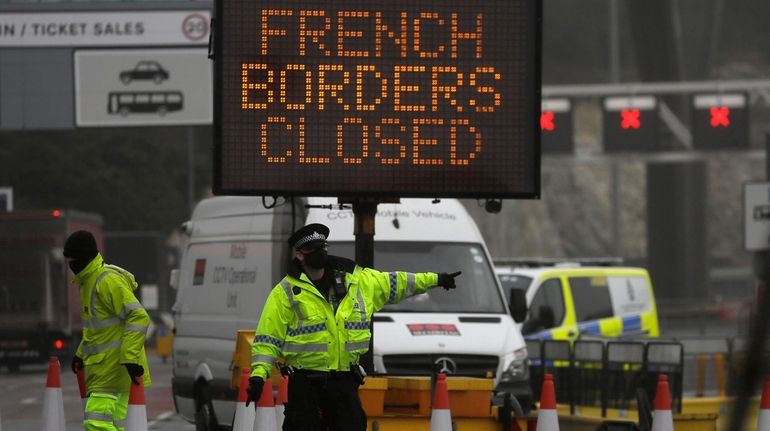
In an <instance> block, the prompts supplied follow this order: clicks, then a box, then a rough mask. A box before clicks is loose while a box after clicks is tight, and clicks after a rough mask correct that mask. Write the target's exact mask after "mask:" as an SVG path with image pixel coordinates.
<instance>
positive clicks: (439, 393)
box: [430, 373, 452, 431]
mask: <svg viewBox="0 0 770 431" xmlns="http://www.w3.org/2000/svg"><path fill="white" fill-rule="evenodd" d="M430 431H452V412H451V411H450V410H449V387H448V386H447V383H446V374H444V373H438V375H437V376H436V388H435V390H434V392H433V411H432V412H431V415H430Z"/></svg>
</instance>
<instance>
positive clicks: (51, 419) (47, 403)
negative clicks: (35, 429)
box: [40, 356, 64, 431]
mask: <svg viewBox="0 0 770 431" xmlns="http://www.w3.org/2000/svg"><path fill="white" fill-rule="evenodd" d="M40 429H41V431H64V398H63V397H62V392H61V366H60V365H59V358H57V357H56V356H51V358H50V359H49V360H48V378H47V379H46V382H45V394H44V395H43V426H42V427H40Z"/></svg>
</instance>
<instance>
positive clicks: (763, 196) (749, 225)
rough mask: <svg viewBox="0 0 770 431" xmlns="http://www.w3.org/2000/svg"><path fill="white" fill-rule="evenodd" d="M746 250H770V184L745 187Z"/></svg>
mask: <svg viewBox="0 0 770 431" xmlns="http://www.w3.org/2000/svg"><path fill="white" fill-rule="evenodd" d="M743 220H744V226H745V236H746V250H749V251H759V250H768V249H770V183H746V184H744V185H743Z"/></svg>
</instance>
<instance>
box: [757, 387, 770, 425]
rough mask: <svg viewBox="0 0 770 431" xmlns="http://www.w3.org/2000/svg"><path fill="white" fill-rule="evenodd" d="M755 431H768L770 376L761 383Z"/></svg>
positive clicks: (769, 419) (769, 418)
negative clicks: (760, 397) (760, 396)
mask: <svg viewBox="0 0 770 431" xmlns="http://www.w3.org/2000/svg"><path fill="white" fill-rule="evenodd" d="M757 431H770V376H765V381H764V383H763V384H762V400H761V401H760V402H759V419H758V420H757Z"/></svg>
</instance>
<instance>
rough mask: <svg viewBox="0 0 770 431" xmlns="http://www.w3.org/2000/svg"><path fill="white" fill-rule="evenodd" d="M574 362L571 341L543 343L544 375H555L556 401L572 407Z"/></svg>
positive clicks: (546, 341)
mask: <svg viewBox="0 0 770 431" xmlns="http://www.w3.org/2000/svg"><path fill="white" fill-rule="evenodd" d="M572 362H573V361H572V348H571V346H570V342H569V341H566V340H544V341H543V361H542V364H543V374H544V375H545V373H549V374H551V375H553V379H554V383H555V384H556V388H555V389H556V399H557V400H558V401H559V402H562V403H566V404H569V405H570V406H573V405H574V397H573V395H572V394H573V390H572V386H573V385H572ZM538 399H539V398H538Z"/></svg>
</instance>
